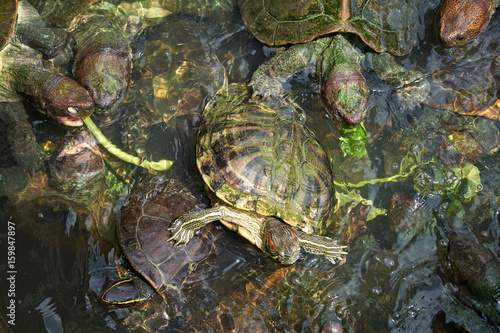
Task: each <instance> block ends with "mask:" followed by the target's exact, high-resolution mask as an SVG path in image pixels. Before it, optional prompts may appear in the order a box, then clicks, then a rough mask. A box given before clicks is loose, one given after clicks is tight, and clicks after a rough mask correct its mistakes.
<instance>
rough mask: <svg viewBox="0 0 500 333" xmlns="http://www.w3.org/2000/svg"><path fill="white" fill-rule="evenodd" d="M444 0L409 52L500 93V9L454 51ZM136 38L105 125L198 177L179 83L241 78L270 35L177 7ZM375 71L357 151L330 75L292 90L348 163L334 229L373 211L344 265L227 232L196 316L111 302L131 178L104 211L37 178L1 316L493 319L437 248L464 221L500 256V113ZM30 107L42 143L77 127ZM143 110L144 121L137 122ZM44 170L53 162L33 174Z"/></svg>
mask: <svg viewBox="0 0 500 333" xmlns="http://www.w3.org/2000/svg"><path fill="white" fill-rule="evenodd" d="M438 6H439V1H437V0H435V1H434V3H430V4H429V5H428V6H427V9H428V10H427V11H426V12H425V13H422V20H423V28H422V29H421V31H420V34H419V43H418V45H417V46H416V47H415V48H414V49H413V51H412V52H411V53H410V54H409V55H408V56H405V57H401V58H400V59H398V62H400V63H401V64H403V65H404V66H405V67H407V68H408V69H411V68H415V69H417V70H419V71H421V73H422V76H423V77H425V78H426V79H429V80H431V79H433V82H434V84H435V86H436V87H437V88H441V89H442V90H443V91H448V90H450V89H451V90H452V91H457V90H459V89H461V88H465V89H468V90H470V91H474V89H476V88H477V87H479V89H478V90H479V91H482V92H484V91H486V92H487V93H488V94H489V97H490V98H491V100H494V99H495V98H496V96H495V94H496V91H495V89H496V90H499V87H498V86H496V88H495V82H494V81H491V73H490V72H489V67H490V63H491V59H492V58H493V55H495V54H499V53H500V42H499V41H500V12H499V11H498V10H497V13H496V14H495V15H494V16H493V18H492V21H491V23H490V25H489V26H488V28H487V30H486V31H484V32H483V33H481V34H480V35H479V37H478V38H477V40H476V41H474V42H473V43H471V44H469V45H467V46H464V47H461V48H457V49H452V50H448V49H444V48H442V47H441V46H439V45H437V42H436V38H435V33H434V25H433V17H434V15H435V11H436V9H437V7H438ZM183 29H184V30H183ZM181 30H182V31H183V35H182V36H183V37H182V38H180V37H179V35H178V32H179V31H181ZM185 40H188V41H189V42H186V41H185ZM132 46H133V50H134V54H135V61H134V71H133V75H132V80H133V83H132V86H131V87H130V89H129V91H128V93H127V96H126V98H125V100H124V101H123V103H122V105H120V107H119V108H118V109H117V110H116V112H114V113H113V114H112V115H110V116H108V117H107V118H103V117H101V119H100V121H101V123H102V124H104V125H106V124H107V126H106V127H105V129H104V131H105V132H106V134H107V135H108V136H109V137H110V138H112V140H113V141H114V142H115V143H118V144H122V145H129V147H130V148H131V149H132V150H137V149H139V151H140V150H141V149H145V151H146V152H147V153H148V154H149V156H152V157H153V158H154V159H158V158H168V159H174V160H175V163H174V167H173V169H172V170H171V171H170V173H169V175H170V176H172V177H179V178H186V177H187V178H194V179H196V176H195V175H196V172H195V169H194V157H193V149H194V141H195V137H194V135H193V133H192V131H188V130H186V128H185V126H184V125H185V123H184V122H182V121H178V120H175V119H176V118H175V117H174V118H172V117H173V116H174V114H175V112H176V111H177V110H178V109H179V107H178V105H177V99H178V98H179V96H178V94H179V93H178V92H179V91H180V90H181V89H185V88H192V87H194V86H198V87H199V85H200V83H201V85H202V86H203V89H202V96H206V95H207V94H210V90H214V89H216V88H214V87H216V86H217V84H218V83H214V82H216V81H217V79H218V77H216V75H215V74H214V72H213V70H214V69H217V68H222V67H224V68H225V69H226V70H227V71H228V75H227V77H228V79H229V82H237V81H245V80H247V79H248V78H249V75H250V74H251V73H252V71H253V70H254V69H255V68H256V66H258V64H259V63H260V62H261V61H263V60H264V59H266V58H267V57H268V56H270V55H271V54H272V49H269V48H267V47H264V46H262V45H261V44H260V43H259V42H258V41H256V40H255V39H254V38H253V37H252V36H251V35H250V33H249V32H248V31H247V30H246V29H245V28H244V27H243V25H242V22H241V21H240V20H239V18H238V13H237V12H236V13H235V14H234V17H232V18H231V19H228V20H227V21H225V22H222V23H216V22H212V21H209V20H200V19H198V18H195V17H191V16H183V15H174V16H170V17H169V18H168V22H167V23H161V24H160V25H159V26H157V27H153V28H149V29H146V30H145V31H143V32H141V34H140V35H139V36H138V37H137V38H135V39H134V42H133V44H132ZM218 66H221V67H218ZM365 74H366V76H367V78H368V81H369V84H370V87H371V89H372V96H371V100H370V108H369V113H368V115H367V117H366V120H365V122H364V125H365V128H366V131H367V138H368V143H367V144H366V146H365V147H366V151H367V152H366V154H365V155H363V156H362V157H357V156H354V155H347V156H344V154H343V152H342V151H341V149H340V139H339V137H341V136H342V135H341V129H340V127H339V126H338V125H337V124H335V122H334V121H333V120H332V119H330V118H329V117H328V116H327V115H326V114H325V111H324V106H323V105H322V103H321V101H320V100H319V93H318V90H319V89H318V88H319V82H318V79H317V77H316V76H315V75H314V74H313V73H312V72H311V71H306V70H304V71H302V72H300V73H297V75H295V76H294V78H293V79H292V80H291V81H290V89H291V95H292V96H293V97H294V98H295V99H296V101H297V102H298V103H299V104H300V105H301V106H302V108H303V109H304V110H305V112H306V114H307V117H308V118H307V119H308V120H307V122H308V125H309V127H310V128H311V129H313V131H314V132H315V133H316V135H317V137H318V138H319V139H320V141H322V143H323V144H324V145H325V146H326V147H327V148H328V149H329V150H330V152H331V156H332V160H333V163H334V166H335V180H336V182H337V192H338V194H339V198H340V199H339V201H340V204H339V208H338V210H337V212H335V214H334V221H335V223H336V225H332V226H331V229H330V233H331V234H337V235H338V234H339V233H343V234H344V235H346V234H347V233H348V232H355V231H352V230H349V229H348V227H349V226H350V225H351V226H353V225H354V222H353V221H359V220H366V226H365V227H363V226H358V229H359V230H362V231H363V232H361V235H360V236H359V237H357V238H356V242H355V243H353V244H352V248H351V251H350V254H349V255H348V256H347V260H346V262H345V263H344V264H343V265H342V266H339V267H332V265H331V264H330V263H329V262H328V261H327V260H324V259H322V258H319V257H315V256H309V257H307V258H306V259H304V260H302V261H300V262H299V263H297V264H296V265H294V266H291V267H281V266H280V265H278V264H277V263H275V262H273V261H271V260H270V259H268V258H267V257H265V256H263V255H262V254H261V253H260V252H259V251H258V250H256V249H255V248H253V247H252V246H251V245H250V244H248V243H246V242H245V241H243V240H242V239H241V238H239V237H237V236H235V235H234V234H233V233H231V232H228V231H225V232H224V234H223V238H222V239H223V240H222V242H221V246H224V247H225V250H224V251H222V253H221V255H220V256H219V257H218V258H217V260H216V262H215V264H214V268H213V271H212V272H211V274H210V276H209V278H208V279H207V280H206V281H204V282H202V283H200V284H199V285H198V286H196V287H193V288H192V289H190V290H188V291H186V294H187V295H188V302H187V303H186V305H185V307H184V309H183V311H182V313H183V316H184V318H183V320H180V319H179V318H175V319H172V320H171V322H170V323H168V322H166V321H165V320H164V319H162V318H161V316H160V315H159V312H160V311H159V310H158V308H161V306H159V305H158V304H159V303H160V301H159V298H157V299H155V300H153V302H151V303H154V301H156V303H158V304H156V305H151V304H150V305H149V307H146V308H142V309H131V310H116V309H108V308H105V307H103V306H102V305H101V304H100V303H99V302H98V296H99V294H100V292H101V291H102V289H103V288H104V287H105V286H106V285H107V284H109V283H110V282H111V281H113V280H115V279H117V278H118V273H117V271H116V267H115V259H114V257H115V252H116V247H117V244H116V239H115V234H114V227H115V224H116V220H117V218H118V217H119V214H120V213H119V209H120V207H121V204H122V203H123V200H124V198H125V197H126V195H127V193H128V190H129V185H127V184H125V183H119V185H118V186H117V190H116V191H115V192H114V197H113V199H112V200H109V199H107V198H108V197H105V199H104V201H106V200H108V201H107V202H105V203H104V204H101V205H100V206H99V210H98V211H96V210H94V211H93V213H92V212H91V211H89V209H88V208H87V207H86V206H85V205H84V204H81V203H77V202H74V201H71V200H67V199H62V198H61V197H59V196H57V195H56V194H55V193H54V192H53V191H49V190H45V191H43V192H41V191H38V192H41V193H37V191H36V190H34V191H33V193H32V194H26V195H25V196H24V198H23V199H21V200H19V201H18V202H17V203H13V202H11V201H9V200H8V198H0V220H1V222H2V223H1V225H0V256H3V258H0V290H1V294H0V315H1V318H0V319H2V320H3V323H0V328H3V329H4V330H6V331H7V332H9V331H12V332H43V331H47V332H91V331H99V332H107V331H109V332H112V331H118V332H123V331H137V332H141V331H144V330H148V329H149V330H151V331H156V330H159V329H160V330H162V331H166V332H169V331H187V330H188V328H194V329H197V330H201V331H207V332H208V331H210V330H209V329H208V327H212V328H213V329H214V330H216V331H217V330H227V329H228V328H229V327H231V326H232V324H231V322H232V323H234V325H235V326H236V328H237V329H236V331H298V332H317V331H319V328H320V327H321V325H322V324H323V323H324V322H326V321H328V320H337V321H340V322H341V323H342V325H343V327H344V329H345V330H346V331H349V332H351V331H352V332H354V331H357V332H387V331H408V332H416V331H431V330H435V331H443V332H445V331H448V332H452V331H454V330H455V329H456V327H457V326H461V327H465V328H466V329H468V330H470V331H488V330H490V331H496V330H497V329H498V328H497V327H495V326H494V325H493V324H491V322H488V320H487V319H486V317H485V316H484V314H482V313H478V312H475V311H473V310H471V309H470V308H468V307H465V306H463V305H462V304H461V303H460V302H458V301H457V298H456V297H455V296H454V288H452V287H451V286H450V285H449V284H446V280H444V279H443V275H444V274H443V268H442V267H441V264H440V262H439V260H438V256H437V252H438V250H439V248H440V246H441V247H442V245H441V242H442V240H446V239H447V235H448V232H449V231H450V230H451V231H454V232H455V233H456V234H458V235H459V236H460V237H463V238H467V239H472V240H475V241H476V242H477V243H479V244H482V245H484V246H485V247H487V248H488V249H490V250H491V251H492V252H493V253H494V254H495V255H496V256H497V257H498V255H499V253H500V243H499V233H500V225H499V214H500V180H499V179H500V156H499V152H498V147H499V140H500V139H499V138H500V133H499V131H500V124H499V123H498V122H497V121H492V120H488V119H483V118H472V117H465V116H460V115H457V114H456V113H453V112H450V111H449V110H447V109H446V108H445V107H444V106H442V107H440V106H436V105H435V104H433V103H431V102H427V101H426V100H424V101H422V100H423V98H420V99H419V101H418V102H419V103H410V102H409V99H410V98H409V97H408V96H410V97H411V96H415V93H414V94H413V95H412V94H411V92H412V91H413V92H414V91H415V90H416V89H417V88H416V87H414V89H412V88H411V87H410V88H408V89H409V91H410V94H408V95H404V94H403V93H401V91H399V92H398V91H395V90H394V89H393V87H391V86H390V85H388V84H387V83H385V82H383V81H382V80H380V79H379V78H378V77H377V76H376V75H374V74H373V73H371V72H369V71H366V73H365ZM212 76H214V77H212ZM207 78H208V79H207ZM490 81H491V82H490ZM436 87H435V88H433V89H437V88H436ZM433 91H437V90H433ZM417 96H420V97H421V96H422V95H417ZM440 96H444V97H442V98H441V99H440V101H439V102H438V104H442V105H448V104H451V103H452V101H453V100H454V98H456V95H454V94H451V95H449V94H445V93H443V94H442V95H440ZM450 96H451V97H450ZM447 98H448V99H447ZM450 98H451V99H450ZM204 102H205V101H203V103H204ZM202 106H203V104H199V105H198V104H196V105H194V109H193V110H194V111H195V112H198V111H200V110H201V108H202ZM175 115H177V114H175ZM178 119H180V118H178ZM31 120H32V123H33V126H34V128H35V131H36V134H37V138H38V139H39V142H40V143H44V144H46V145H47V146H50V144H48V143H51V142H58V141H60V140H61V138H62V136H63V135H64V133H65V129H61V128H60V127H57V126H55V125H53V124H52V123H50V122H48V121H47V120H46V119H44V118H41V117H39V116H37V115H36V114H33V115H32V119H31ZM139 122H140V123H142V124H144V126H146V127H147V129H146V130H141V131H138V130H136V128H130V127H131V126H132V127H133V125H134V124H137V123H139ZM121 139H122V140H123V143H122V141H121ZM460 139H461V140H460ZM471 141H472V142H477V145H472V144H471ZM457 146H458V147H459V148H456V147H457ZM469 147H472V148H469ZM478 147H480V148H478ZM0 149H1V150H0V151H1V154H0V155H1V157H0V162H1V166H9V165H10V163H11V161H12V158H11V156H10V155H9V148H8V146H7V144H6V143H5V138H2V141H1V142H0ZM479 149H481V150H482V152H481V153H478V150H479ZM443 151H444V152H449V155H447V154H445V153H443ZM455 151H459V153H454V152H455ZM457 155H458V156H462V155H463V157H462V158H461V159H460V158H459V157H457ZM449 156H452V157H453V159H455V160H456V159H460V163H461V164H459V166H453V165H452V166H451V167H450V168H449V169H446V170H448V171H449V170H452V171H451V172H452V173H453V176H454V177H455V178H454V179H455V180H456V181H457V182H458V181H460V183H458V186H457V187H455V188H453V190H452V191H446V190H443V187H447V185H443V182H444V181H443V179H442V177H441V176H440V172H441V171H440V170H442V168H444V167H442V166H443V165H444V164H445V162H446V161H448V160H450V158H449ZM110 160H112V158H111V157H110ZM455 165H456V164H455ZM410 170H412V172H410ZM120 172H123V174H126V175H127V176H126V177H125V178H126V179H128V180H129V181H130V182H131V183H133V182H134V181H136V180H137V179H139V178H140V174H141V172H142V171H138V170H136V169H134V168H132V167H131V166H126V167H125V168H124V169H122V170H120ZM477 172H479V176H478V174H477ZM109 177H110V178H109V179H108V181H109V182H110V183H113V184H116V182H117V181H116V179H113V177H112V176H109ZM452 178H453V177H452ZM42 180H43V179H42V176H40V179H37V180H36V181H35V180H34V183H36V182H37V181H38V182H40V181H42ZM422 181H423V182H422ZM477 181H480V184H479V185H478V183H477ZM363 182H364V183H363ZM35 188H36V186H35ZM395 193H397V195H395ZM363 204H364V205H369V206H370V207H371V208H370V211H369V213H368V215H367V216H366V214H363V213H362V212H363V209H362V205H363ZM358 224H359V223H356V225H358ZM9 225H15V244H14V245H15V262H14V266H12V267H10V266H9V262H8V258H7V249H8V246H9V242H8V238H7V236H8V233H9V230H10V229H9ZM351 229H354V227H352V228H351ZM11 235H12V233H11ZM345 238H348V237H347V236H345ZM10 245H13V244H10ZM11 276H12V277H13V278H12V279H10V280H9V278H10V277H11ZM9 291H13V292H14V293H15V296H12V295H10V294H9ZM11 300H14V301H15V303H14V304H15V310H13V311H11V310H10V309H9V305H10V302H11ZM497 306H498V305H497ZM11 313H15V325H9V324H7V321H9V320H11V318H12V316H11V317H9V314H11ZM167 324H169V325H167ZM0 330H1V329H0Z"/></svg>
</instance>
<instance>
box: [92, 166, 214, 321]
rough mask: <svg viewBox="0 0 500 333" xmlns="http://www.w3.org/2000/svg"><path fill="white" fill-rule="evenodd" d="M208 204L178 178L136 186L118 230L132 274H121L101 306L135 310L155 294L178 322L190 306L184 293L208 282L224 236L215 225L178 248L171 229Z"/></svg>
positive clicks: (105, 293) (148, 180)
mask: <svg viewBox="0 0 500 333" xmlns="http://www.w3.org/2000/svg"><path fill="white" fill-rule="evenodd" d="M203 201H205V203H204V202H203ZM206 201H207V200H206V199H205V200H204V199H203V194H202V191H200V189H198V188H197V187H196V186H195V185H194V184H193V183H192V182H188V181H185V180H181V179H179V178H178V177H174V178H171V177H169V176H155V175H152V174H148V175H146V176H144V177H143V178H142V179H141V180H140V181H139V182H137V183H136V184H135V185H134V187H133V189H132V192H131V193H130V196H129V198H128V202H127V203H126V204H125V205H124V206H123V207H122V210H121V216H120V219H119V220H118V223H117V229H116V230H117V231H116V233H117V237H118V242H119V245H120V248H121V251H122V252H123V254H124V255H125V257H126V259H127V263H128V264H129V265H130V266H131V269H124V267H120V268H119V271H120V272H121V275H122V277H121V278H120V279H118V280H117V281H113V282H112V283H111V284H110V285H109V286H108V287H107V288H105V289H104V290H103V292H102V293H101V296H100V301H101V303H103V304H104V305H106V306H108V307H114V308H117V307H119V308H125V307H132V306H137V305H138V304H140V303H142V302H144V301H146V300H148V299H149V298H151V296H152V295H153V294H154V293H155V292H157V293H158V294H159V295H160V296H161V297H162V299H163V301H164V302H165V303H166V305H167V313H168V315H169V316H171V317H174V316H178V315H179V314H180V311H181V309H182V305H183V303H184V302H185V300H186V296H185V295H184V293H183V288H187V287H189V286H191V287H192V285H193V284H195V283H196V282H199V281H202V280H203V279H204V277H206V275H207V274H208V272H209V271H210V267H211V262H212V259H213V258H214V257H215V256H217V254H218V253H219V251H220V249H219V246H217V243H218V242H217V240H218V238H219V237H220V235H221V233H222V230H221V229H220V228H216V227H215V225H212V226H211V227H210V228H207V229H204V230H201V231H200V232H199V233H198V234H197V235H195V236H194V238H193V241H192V242H190V243H189V244H186V245H183V246H179V247H176V246H174V245H173V244H172V243H170V242H167V239H168V238H169V237H170V235H171V233H170V231H169V229H168V226H169V225H170V223H171V222H172V221H174V220H175V219H176V218H177V217H179V216H181V215H182V214H184V213H186V212H188V211H193V210H198V209H203V208H204V207H206Z"/></svg>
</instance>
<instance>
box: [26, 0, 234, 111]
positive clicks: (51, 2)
mask: <svg viewBox="0 0 500 333" xmlns="http://www.w3.org/2000/svg"><path fill="white" fill-rule="evenodd" d="M34 1H36V2H37V8H38V9H39V10H40V11H41V16H42V17H43V18H44V20H46V21H47V22H50V23H51V24H53V25H56V26H60V27H64V28H66V29H67V30H68V31H69V32H70V37H71V39H72V41H73V42H74V53H75V55H74V60H73V66H72V73H73V75H74V77H75V80H76V82H78V83H79V84H81V85H82V86H83V87H85V88H86V89H87V90H88V91H89V93H90V95H91V96H92V98H93V100H94V102H95V104H96V113H104V114H108V113H110V112H111V111H113V110H114V109H115V107H116V106H117V105H118V104H119V103H120V102H121V100H122V99H123V98H124V94H125V92H126V90H127V87H128V85H129V84H130V74H131V66H132V54H131V49H130V46H129V43H130V42H131V41H132V39H133V38H134V36H135V35H136V34H137V33H138V32H139V31H141V30H142V29H145V28H147V27H148V26H150V25H157V24H158V23H161V22H163V21H164V20H165V19H166V17H167V16H168V15H169V14H172V13H189V14H197V15H199V16H201V17H223V15H224V14H225V13H227V12H228V11H230V10H232V7H233V6H232V3H231V1H230V0H223V1H218V2H216V3H206V2H204V1H194V2H189V3H186V4H184V3H179V2H178V1H173V0H161V1H156V2H153V3H151V1H144V0H132V1H130V0H124V1H118V2H115V1H96V0H75V1H71V2H68V3H64V4H62V3H61V2H60V1H58V0H45V1H43V0H38V1H37V0H34ZM68 14H69V15H68Z"/></svg>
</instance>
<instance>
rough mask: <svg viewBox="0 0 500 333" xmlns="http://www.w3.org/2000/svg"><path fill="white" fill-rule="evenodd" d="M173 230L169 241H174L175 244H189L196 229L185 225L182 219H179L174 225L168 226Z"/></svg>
mask: <svg viewBox="0 0 500 333" xmlns="http://www.w3.org/2000/svg"><path fill="white" fill-rule="evenodd" d="M168 230H170V231H171V234H170V238H169V239H167V242H170V241H172V242H174V244H175V246H179V245H182V244H187V243H188V242H189V241H190V240H191V238H193V235H194V230H190V229H187V228H185V227H184V225H183V224H182V223H181V221H179V220H177V221H175V222H174V224H172V227H170V228H168Z"/></svg>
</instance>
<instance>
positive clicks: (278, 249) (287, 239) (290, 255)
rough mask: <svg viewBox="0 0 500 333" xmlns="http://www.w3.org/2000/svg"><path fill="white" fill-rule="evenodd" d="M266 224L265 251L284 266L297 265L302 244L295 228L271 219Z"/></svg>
mask: <svg viewBox="0 0 500 333" xmlns="http://www.w3.org/2000/svg"><path fill="white" fill-rule="evenodd" d="M266 223H267V224H266V227H265V229H264V239H263V243H264V248H265V251H266V252H267V253H268V254H269V255H270V256H271V257H272V258H273V259H276V260H278V261H279V262H280V263H281V264H283V265H292V264H293V263H295V262H296V261H297V259H299V256H300V244H299V240H298V238H297V235H296V234H295V231H294V230H293V228H292V227H291V226H289V225H288V224H286V223H284V222H282V221H280V220H278V219H276V218H269V219H268V220H267V221H266Z"/></svg>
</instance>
